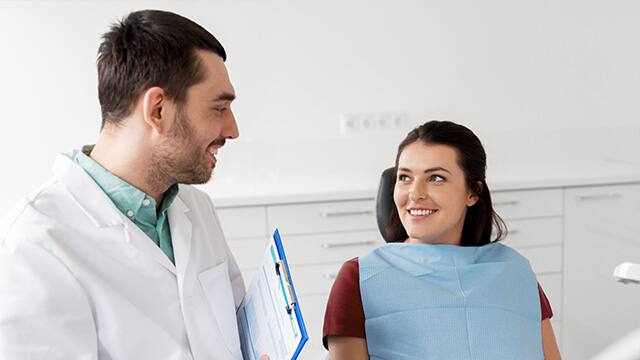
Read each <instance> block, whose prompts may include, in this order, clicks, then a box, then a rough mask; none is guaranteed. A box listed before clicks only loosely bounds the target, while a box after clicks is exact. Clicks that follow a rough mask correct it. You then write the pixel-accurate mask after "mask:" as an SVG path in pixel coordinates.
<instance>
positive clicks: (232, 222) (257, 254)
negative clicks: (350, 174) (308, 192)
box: [217, 199, 383, 359]
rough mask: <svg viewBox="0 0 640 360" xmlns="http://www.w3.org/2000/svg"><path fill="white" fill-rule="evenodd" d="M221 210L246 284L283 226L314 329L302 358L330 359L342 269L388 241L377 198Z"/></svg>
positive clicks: (307, 318)
mask: <svg viewBox="0 0 640 360" xmlns="http://www.w3.org/2000/svg"><path fill="white" fill-rule="evenodd" d="M217 212H218V217H219V218H220V222H221V223H222V228H223V230H224V231H225V235H226V237H227V241H228V243H229V247H230V248H231V251H232V252H233V254H234V255H235V257H236V260H237V261H238V265H239V266H240V269H241V270H242V273H243V276H244V279H245V283H246V284H248V283H249V281H251V277H252V276H253V272H254V271H255V269H256V268H257V265H258V264H259V263H260V262H261V258H262V255H263V251H264V249H265V248H266V244H267V239H268V238H269V237H270V236H271V234H272V232H273V230H274V229H275V228H276V227H277V228H278V229H279V231H280V234H281V236H282V240H283V244H284V247H285V250H286V252H287V258H288V260H289V265H290V270H291V275H292V277H293V278H294V282H295V285H296V292H297V295H298V301H299V303H300V309H301V310H302V312H303V315H304V318H305V324H306V326H307V332H308V333H309V342H308V343H307V345H306V346H305V348H304V349H303V351H302V353H301V354H300V358H301V359H324V358H325V357H326V355H327V352H326V350H324V347H323V346H322V342H321V338H322V326H323V320H324V311H325V307H326V302H327V297H328V294H329V291H330V289H331V285H332V284H333V281H334V279H335V277H336V275H337V273H338V270H339V269H340V267H341V266H342V264H343V263H344V262H345V261H347V260H349V259H352V258H354V257H357V256H360V255H364V254H366V253H368V252H369V251H371V250H372V249H374V248H375V247H377V246H379V245H381V244H382V243H383V240H382V237H381V236H380V233H379V232H378V230H377V225H376V221H375V202H374V200H373V199H364V200H345V201H327V202H307V203H296V204H286V205H266V206H248V207H229V208H220V209H218V210H217Z"/></svg>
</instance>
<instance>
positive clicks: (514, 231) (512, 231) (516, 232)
mask: <svg viewBox="0 0 640 360" xmlns="http://www.w3.org/2000/svg"><path fill="white" fill-rule="evenodd" d="M507 233H508V234H509V235H518V234H520V230H518V229H513V230H507Z"/></svg>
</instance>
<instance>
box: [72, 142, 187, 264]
mask: <svg viewBox="0 0 640 360" xmlns="http://www.w3.org/2000/svg"><path fill="white" fill-rule="evenodd" d="M92 148H93V146H84V147H83V148H82V151H78V152H77V153H76V155H75V157H74V159H73V160H74V161H75V162H76V163H78V164H79V165H80V166H81V167H82V168H83V169H84V170H85V171H86V172H87V174H89V176H90V177H91V178H92V179H93V181H95V182H96V184H98V186H99V187H100V188H101V189H102V190H103V191H104V192H105V193H106V194H107V196H108V197H109V198H110V199H111V201H113V203H114V204H115V205H116V207H117V208H118V209H119V210H120V211H121V212H122V213H123V214H125V215H126V216H127V217H128V218H129V219H130V220H131V221H133V223H134V224H136V225H137V226H138V227H139V228H140V230H142V231H143V232H144V233H145V234H147V235H148V236H149V238H151V240H153V242H155V243H156V245H158V246H159V247H160V249H161V250H162V251H163V252H164V253H165V254H166V255H167V257H168V258H169V259H170V260H171V262H172V263H174V264H175V258H174V256H173V244H172V242H171V231H170V228H169V217H168V214H167V209H169V206H171V203H172V202H173V200H174V199H175V198H176V195H178V185H173V186H171V187H170V188H169V190H167V191H166V192H165V193H164V197H163V198H162V203H161V204H160V207H159V208H158V211H157V212H156V200H155V199H154V198H153V197H151V196H149V195H147V194H145V193H144V192H142V191H140V190H139V189H137V188H135V187H134V186H133V185H131V184H129V183H128V182H126V181H124V180H122V179H120V178H119V177H117V176H115V175H113V174H112V173H110V172H109V171H108V170H107V169H105V168H103V167H102V166H101V165H100V164H98V163H97V162H95V161H94V160H93V159H91V158H90V157H89V156H87V154H89V153H90V152H91V149H92Z"/></svg>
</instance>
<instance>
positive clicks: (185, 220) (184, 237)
mask: <svg viewBox="0 0 640 360" xmlns="http://www.w3.org/2000/svg"><path fill="white" fill-rule="evenodd" d="M168 211H169V227H170V229H171V241H172V243H173V254H174V256H175V261H176V272H177V276H178V284H179V286H180V288H181V290H182V284H183V280H184V277H185V273H186V271H187V267H188V265H189V258H190V257H191V241H192V239H191V235H192V231H193V225H192V224H191V220H189V217H188V216H187V213H188V212H189V208H188V207H187V205H185V203H184V202H182V200H181V199H180V195H178V196H176V198H175V200H174V201H173V204H171V206H170V207H169V210H168Z"/></svg>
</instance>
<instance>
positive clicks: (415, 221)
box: [393, 141, 478, 245]
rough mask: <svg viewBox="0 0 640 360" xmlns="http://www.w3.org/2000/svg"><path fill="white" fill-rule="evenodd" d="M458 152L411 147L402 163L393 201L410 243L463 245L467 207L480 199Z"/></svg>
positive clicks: (448, 148)
mask: <svg viewBox="0 0 640 360" xmlns="http://www.w3.org/2000/svg"><path fill="white" fill-rule="evenodd" d="M457 160H458V154H457V153H456V150H455V149H454V148H453V147H451V146H448V145H426V144H425V143H423V142H421V141H416V142H414V143H411V144H409V145H407V146H406V147H405V148H404V149H403V150H402V153H400V157H399V159H398V177H397V179H396V185H395V188H394V191H393V200H394V202H395V204H396V209H397V210H398V215H399V216H400V221H401V222H402V225H403V226H404V228H405V230H406V231H407V234H408V235H409V238H408V239H407V240H406V242H409V243H427V244H454V245H459V244H460V240H461V236H462V226H463V225H464V218H465V215H466V213H467V207H469V206H472V205H473V204H475V203H476V202H477V201H478V197H477V196H476V195H475V194H473V193H472V192H471V191H469V189H468V188H467V186H466V183H465V176H464V172H463V170H462V168H461V167H460V166H459V165H458V161H457Z"/></svg>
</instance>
